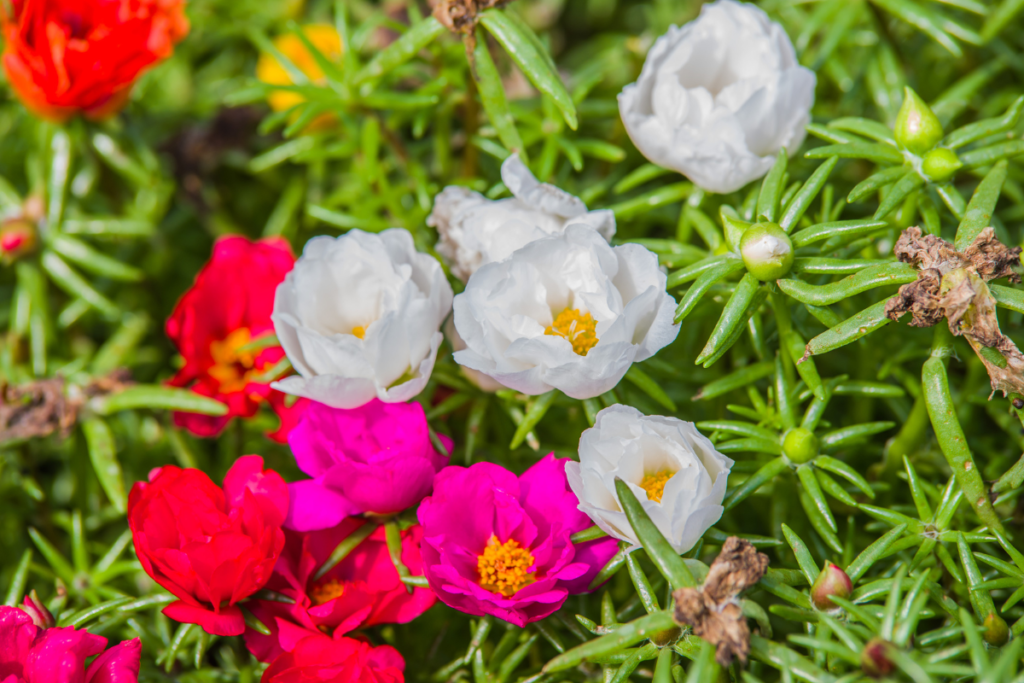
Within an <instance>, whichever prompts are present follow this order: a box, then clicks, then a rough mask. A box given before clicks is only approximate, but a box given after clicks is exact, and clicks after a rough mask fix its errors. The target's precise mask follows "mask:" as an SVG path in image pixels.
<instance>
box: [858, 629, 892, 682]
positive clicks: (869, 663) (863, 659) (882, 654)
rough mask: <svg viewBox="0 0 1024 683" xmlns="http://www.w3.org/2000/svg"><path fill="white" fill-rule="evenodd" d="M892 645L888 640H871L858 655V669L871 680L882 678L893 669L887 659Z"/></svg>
mask: <svg viewBox="0 0 1024 683" xmlns="http://www.w3.org/2000/svg"><path fill="white" fill-rule="evenodd" d="M892 647H893V645H892V643H890V642H889V641H888V640H884V639H882V638H878V637H877V636H876V637H874V638H872V639H871V640H869V641H868V642H867V644H866V645H865V646H864V650H863V651H862V652H861V653H860V668H861V669H862V670H863V671H864V673H865V674H867V675H868V676H871V677H872V678H884V677H885V676H888V675H889V674H891V673H892V670H893V669H894V668H895V665H893V663H892V660H891V659H889V651H890V650H891V649H892Z"/></svg>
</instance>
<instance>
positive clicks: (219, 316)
mask: <svg viewBox="0 0 1024 683" xmlns="http://www.w3.org/2000/svg"><path fill="white" fill-rule="evenodd" d="M294 263H295V257H294V256H293V255H292V250H291V247H289V246H288V243H287V242H286V241H285V240H283V239H281V238H269V239H264V240H260V241H258V242H253V241H251V240H249V239H247V238H245V237H241V236H237V235H232V236H230V237H223V238H221V239H220V240H218V241H217V243H216V244H215V245H214V247H213V254H212V255H211V256H210V260H209V261H208V262H207V263H206V265H205V266H203V269H202V270H200V271H199V274H198V275H196V281H195V284H194V285H192V287H191V288H190V289H189V290H188V291H187V292H185V294H183V295H182V297H181V299H180V300H179V301H178V305H177V306H175V308H174V312H173V313H171V317H170V318H168V320H167V336H168V337H170V338H171V341H172V342H174V344H175V346H177V347H178V351H179V352H180V353H181V355H182V357H183V358H184V360H185V364H184V366H183V367H182V368H181V370H179V371H178V374H176V375H175V376H174V377H173V378H172V379H171V380H170V384H171V385H172V386H176V387H188V388H190V389H192V391H194V392H196V393H197V394H201V395H203V396H210V397H212V398H215V399H217V400H218V401H221V402H222V403H224V404H226V405H227V407H228V414H227V415H225V416H222V417H211V416H209V415H199V414H196V413H180V412H179V413H175V414H174V421H175V424H177V425H178V426H180V427H184V428H185V429H188V430H189V431H190V432H192V433H193V434H196V435H198V436H215V435H216V434H218V433H220V431H221V430H223V429H224V427H225V426H226V425H227V423H228V422H229V421H230V420H231V418H233V417H252V416H253V415H255V414H256V411H257V409H258V408H259V404H260V403H261V402H263V401H266V402H268V403H269V404H270V406H271V407H272V408H273V409H274V411H275V412H276V413H277V414H278V417H280V418H281V428H280V429H278V430H277V431H276V432H274V433H273V434H270V437H271V438H273V439H275V440H277V441H284V439H285V438H286V436H287V434H288V431H289V430H290V429H291V427H292V426H294V425H295V423H296V422H297V421H298V417H299V413H300V411H301V410H302V409H303V408H304V407H305V403H306V401H305V399H300V401H299V402H298V403H296V404H295V405H293V406H291V407H289V406H287V405H286V397H285V396H284V394H282V393H281V392H279V391H274V390H272V389H271V388H270V384H269V382H268V381H266V380H262V379H261V376H262V375H263V374H264V373H266V372H267V371H269V370H270V369H271V368H273V367H274V365H276V364H277V363H278V361H280V360H281V359H282V358H284V351H283V350H282V349H281V347H280V346H277V345H274V346H269V347H265V348H262V349H258V350H251V351H250V350H246V349H245V348H244V347H245V345H246V344H249V343H250V342H252V341H254V340H256V339H258V338H260V337H262V336H264V335H269V334H272V333H273V331H274V324H273V322H271V320H270V314H271V312H272V311H273V309H274V292H275V290H276V289H277V285H278V284H279V283H280V282H281V281H282V280H284V276H285V275H286V274H287V273H288V271H290V270H291V269H292V265H293V264H294Z"/></svg>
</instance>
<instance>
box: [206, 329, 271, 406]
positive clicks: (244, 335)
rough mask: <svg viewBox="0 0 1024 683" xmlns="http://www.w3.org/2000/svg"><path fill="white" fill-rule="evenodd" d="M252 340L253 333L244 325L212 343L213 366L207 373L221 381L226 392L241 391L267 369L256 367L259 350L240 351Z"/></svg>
mask: <svg viewBox="0 0 1024 683" xmlns="http://www.w3.org/2000/svg"><path fill="white" fill-rule="evenodd" d="M250 341H252V335H251V334H250V332H249V330H248V329H246V328H244V327H242V328H239V329H237V330H234V331H233V332H232V333H231V334H229V335H228V336H227V337H226V338H224V339H222V340H221V341H215V342H213V343H211V344H210V356H211V357H212V358H213V366H212V367H210V369H209V370H207V373H208V374H209V375H210V377H212V378H213V379H215V380H217V381H218V382H219V383H220V391H222V392H224V393H231V392H234V391H241V390H242V389H244V388H245V385H246V384H248V383H249V382H250V381H251V380H252V378H253V377H254V376H256V375H259V374H260V373H261V372H263V370H264V369H265V368H262V367H261V368H257V367H256V356H257V355H258V354H259V351H255V352H253V351H239V349H240V348H241V347H243V346H245V345H246V344H248V343H249V342H250ZM264 365H266V363H264Z"/></svg>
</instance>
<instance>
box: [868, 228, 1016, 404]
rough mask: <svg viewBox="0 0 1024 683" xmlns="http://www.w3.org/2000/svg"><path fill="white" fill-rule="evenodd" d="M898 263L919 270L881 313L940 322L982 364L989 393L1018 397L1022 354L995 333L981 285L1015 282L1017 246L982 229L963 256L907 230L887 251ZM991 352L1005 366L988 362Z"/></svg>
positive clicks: (989, 300) (991, 305)
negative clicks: (1002, 280)
mask: <svg viewBox="0 0 1024 683" xmlns="http://www.w3.org/2000/svg"><path fill="white" fill-rule="evenodd" d="M893 251H894V253H895V254H896V256H897V258H899V259H900V260H901V261H903V262H904V263H909V264H911V265H914V266H917V267H918V268H920V272H919V273H918V276H917V280H915V281H914V282H911V283H909V284H906V285H903V286H902V287H900V291H899V292H898V293H897V294H896V296H894V297H893V298H892V299H890V300H889V301H888V302H887V303H886V305H885V315H886V317H888V318H889V319H890V320H899V318H900V317H901V316H903V315H904V314H905V313H908V312H909V313H910V314H911V315H912V316H913V317H912V319H911V321H910V324H911V325H913V326H915V327H931V326H932V325H935V324H937V323H938V322H939V321H940V320H942V319H943V318H945V319H946V322H947V323H948V324H949V329H950V331H951V332H952V333H953V334H955V335H962V336H964V337H966V338H967V341H968V342H969V343H970V344H971V347H972V348H973V349H974V351H975V353H977V354H978V357H979V358H980V359H981V361H982V363H984V364H985V368H986V369H987V370H988V375H989V380H990V382H991V385H992V391H993V393H994V392H996V391H1002V392H1003V394H1004V395H1005V394H1007V393H1024V354H1021V352H1020V350H1019V349H1018V348H1017V346H1016V345H1015V344H1014V343H1013V342H1012V341H1011V340H1010V338H1009V337H1007V336H1006V335H1004V334H1003V333H1002V332H1001V331H1000V329H999V320H998V319H997V318H996V301H995V298H994V297H993V296H992V293H991V292H990V291H989V288H988V285H987V284H986V283H987V282H988V281H989V280H996V279H999V278H1003V277H1005V278H1007V279H1009V280H1010V282H1020V281H1021V277H1020V274H1019V273H1018V272H1017V271H1016V270H1015V269H1017V268H1019V266H1020V254H1021V248H1020V247H1014V248H1012V249H1010V248H1008V247H1006V246H1005V245H1003V244H1002V243H1001V242H999V240H997V239H996V237H995V233H994V231H993V230H992V228H985V229H984V230H982V231H981V233H980V234H979V235H978V236H977V238H975V240H974V242H972V243H971V245H970V246H969V247H967V249H965V250H964V251H963V252H959V251H957V250H956V249H955V248H953V245H951V244H950V243H949V242H947V241H945V240H944V239H942V238H940V237H937V236H935V235H922V233H921V229H920V228H916V227H915V228H907V229H906V230H904V231H903V234H902V235H900V239H899V240H898V241H897V242H896V246H895V248H894V249H893ZM982 348H987V349H995V350H996V351H998V352H999V354H1001V355H1002V359H1003V361H1005V362H999V359H998V357H995V358H993V357H992V356H993V354H992V353H991V352H983V351H982Z"/></svg>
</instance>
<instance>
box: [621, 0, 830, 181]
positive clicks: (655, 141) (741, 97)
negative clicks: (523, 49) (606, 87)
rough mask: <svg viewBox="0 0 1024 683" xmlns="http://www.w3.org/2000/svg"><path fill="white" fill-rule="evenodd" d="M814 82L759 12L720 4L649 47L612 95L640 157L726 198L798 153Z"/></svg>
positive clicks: (727, 0) (727, 1)
mask: <svg viewBox="0 0 1024 683" xmlns="http://www.w3.org/2000/svg"><path fill="white" fill-rule="evenodd" d="M814 84H815V77H814V72H813V71H811V70H810V69H807V68H805V67H802V66H800V63H799V62H798V61H797V58H796V52H795V50H794V49H793V43H791V42H790V40H789V37H788V36H787V35H786V32H785V31H783V30H782V27H781V26H779V25H778V24H776V23H775V22H773V21H771V20H770V19H769V18H768V15H767V14H765V13H764V11H763V10H761V9H760V8H758V7H755V6H754V5H750V4H747V3H742V2H735V0H718V1H717V2H714V3H711V4H707V5H704V6H703V7H702V8H701V12H700V16H699V17H697V18H696V19H695V20H693V21H691V22H690V23H688V24H686V25H685V26H682V27H675V26H672V27H671V28H669V30H668V33H666V34H665V35H663V36H662V37H660V38H658V40H657V41H655V43H654V46H653V47H652V48H651V51H650V52H649V53H648V54H647V59H646V61H645V62H644V67H643V70H642V71H641V72H640V78H639V79H638V80H637V82H636V83H633V84H630V85H627V86H626V87H625V88H624V89H623V91H622V92H621V93H620V94H619V113H620V114H621V115H622V122H623V124H625V126H626V131H627V132H628V133H629V137H630V138H631V139H632V140H633V144H635V145H636V147H637V149H639V150H640V152H641V153H642V154H643V155H644V156H645V157H647V158H648V159H650V160H651V161H653V162H654V163H656V164H658V165H660V166H664V167H665V168H671V169H673V170H675V171H679V172H680V173H682V174H683V175H685V176H686V177H688V178H689V179H690V180H692V181H693V182H694V183H695V184H697V185H698V186H699V187H701V188H703V189H705V190H708V191H710V192H732V191H734V190H738V189H740V188H741V187H743V186H744V185H746V184H747V183H749V182H750V181H751V180H755V179H757V178H760V177H761V176H763V175H764V174H765V173H767V172H768V169H770V168H771V167H772V164H773V163H774V162H775V155H776V154H778V152H779V150H780V149H782V148H783V147H785V148H786V150H787V151H788V152H789V153H790V154H792V153H794V152H796V150H797V148H798V147H799V146H800V143H802V142H803V139H804V133H805V132H804V127H805V126H806V125H807V124H808V123H810V121H811V105H812V104H814Z"/></svg>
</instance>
